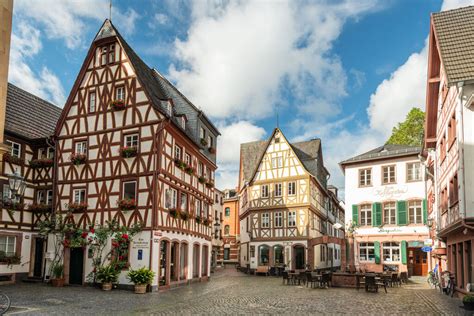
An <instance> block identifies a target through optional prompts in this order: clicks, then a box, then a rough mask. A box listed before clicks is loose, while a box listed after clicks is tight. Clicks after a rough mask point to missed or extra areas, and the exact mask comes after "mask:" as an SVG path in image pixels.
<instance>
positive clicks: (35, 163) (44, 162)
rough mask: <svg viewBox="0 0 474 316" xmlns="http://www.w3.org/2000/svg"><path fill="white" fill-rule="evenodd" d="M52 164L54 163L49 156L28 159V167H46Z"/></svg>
mask: <svg viewBox="0 0 474 316" xmlns="http://www.w3.org/2000/svg"><path fill="white" fill-rule="evenodd" d="M53 164H54V161H53V159H49V158H42V159H33V160H30V168H33V169H40V168H48V167H52V166H53Z"/></svg>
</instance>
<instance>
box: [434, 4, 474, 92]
mask: <svg viewBox="0 0 474 316" xmlns="http://www.w3.org/2000/svg"><path fill="white" fill-rule="evenodd" d="M432 19H433V25H434V31H435V33H436V38H437V40H438V45H439V49H440V55H441V60H442V62H443V66H444V69H445V71H446V74H447V77H448V84H450V85H451V84H454V83H456V82H459V81H467V80H473V79H474V53H473V52H474V6H469V7H464V8H459V9H455V10H449V11H443V12H439V13H433V14H432Z"/></svg>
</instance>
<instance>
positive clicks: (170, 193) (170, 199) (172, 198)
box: [165, 188, 178, 209]
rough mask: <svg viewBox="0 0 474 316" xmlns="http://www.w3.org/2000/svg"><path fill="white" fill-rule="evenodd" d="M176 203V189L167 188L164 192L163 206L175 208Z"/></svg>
mask: <svg viewBox="0 0 474 316" xmlns="http://www.w3.org/2000/svg"><path fill="white" fill-rule="evenodd" d="M177 205H178V191H176V190H175V189H172V188H170V189H168V190H166V193H165V207H166V208H168V209H170V208H172V209H176V206H177Z"/></svg>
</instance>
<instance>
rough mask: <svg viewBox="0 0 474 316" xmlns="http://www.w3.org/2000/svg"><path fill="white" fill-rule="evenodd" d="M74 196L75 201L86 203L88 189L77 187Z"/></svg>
mask: <svg viewBox="0 0 474 316" xmlns="http://www.w3.org/2000/svg"><path fill="white" fill-rule="evenodd" d="M73 196H74V203H84V202H85V201H86V189H75V190H74V191H73Z"/></svg>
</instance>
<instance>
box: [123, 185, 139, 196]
mask: <svg viewBox="0 0 474 316" xmlns="http://www.w3.org/2000/svg"><path fill="white" fill-rule="evenodd" d="M136 192H137V182H136V181H129V182H124V183H123V199H124V200H135V199H136Z"/></svg>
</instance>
